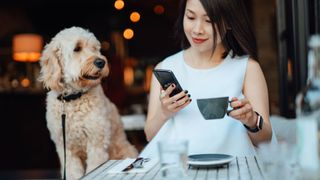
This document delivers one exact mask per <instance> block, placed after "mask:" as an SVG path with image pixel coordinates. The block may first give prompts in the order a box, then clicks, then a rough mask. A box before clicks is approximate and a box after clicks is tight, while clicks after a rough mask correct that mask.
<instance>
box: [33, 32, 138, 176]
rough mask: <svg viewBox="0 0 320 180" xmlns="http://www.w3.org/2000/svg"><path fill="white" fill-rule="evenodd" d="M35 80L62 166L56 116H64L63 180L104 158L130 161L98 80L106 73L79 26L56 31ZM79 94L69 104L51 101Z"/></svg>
mask: <svg viewBox="0 0 320 180" xmlns="http://www.w3.org/2000/svg"><path fill="white" fill-rule="evenodd" d="M40 65H41V72H40V77H39V80H40V81H42V82H43V84H44V86H45V88H47V89H49V90H50V91H49V92H48V94H47V107H46V108H47V112H46V119H47V127H48V129H49V131H50V136H51V139H52V140H53V141H54V143H55V145H56V149H57V152H58V155H59V158H60V164H61V172H63V166H64V158H63V157H64V156H63V155H64V152H63V137H62V125H61V115H62V113H63V109H64V112H65V114H66V178H67V179H68V180H70V179H79V178H81V177H82V176H83V175H84V174H86V173H88V172H90V171H91V170H93V169H94V168H96V167H97V166H99V165H100V164H102V163H103V162H105V161H107V160H108V159H122V158H125V157H136V156H137V150H136V149H135V148H134V147H133V146H132V145H131V144H130V143H129V142H128V141H127V139H126V135H125V133H124V130H123V125H122V122H121V120H120V115H119V113H118V111H117V109H116V107H115V105H114V104H113V103H112V102H110V100H109V99H108V98H107V97H106V96H105V95H104V92H103V89H102V87H101V85H100V83H101V79H102V78H104V77H106V76H107V75H108V73H109V68H108V65H107V59H106V58H105V57H104V56H103V55H101V53H100V43H99V41H98V40H97V39H96V38H95V36H94V35H93V34H92V33H90V32H89V31H87V30H84V29H82V28H80V27H72V28H69V29H65V30H62V31H61V32H59V33H58V34H57V35H56V36H55V37H54V38H53V39H52V40H51V42H50V43H49V44H47V45H46V47H45V49H44V51H43V54H42V57H41V58H40ZM75 93H81V94H82V96H81V97H80V98H78V99H75V100H71V101H69V102H63V101H61V100H58V99H57V97H58V96H59V95H60V96H68V95H70V94H75Z"/></svg>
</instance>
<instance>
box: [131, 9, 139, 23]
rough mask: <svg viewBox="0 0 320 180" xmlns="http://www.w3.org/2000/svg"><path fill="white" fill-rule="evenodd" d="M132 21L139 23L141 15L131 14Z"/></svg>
mask: <svg viewBox="0 0 320 180" xmlns="http://www.w3.org/2000/svg"><path fill="white" fill-rule="evenodd" d="M130 20H131V21H132V22H138V21H139V20H140V14H139V13H138V12H136V11H135V12H132V13H131V14H130Z"/></svg>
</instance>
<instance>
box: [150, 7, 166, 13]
mask: <svg viewBox="0 0 320 180" xmlns="http://www.w3.org/2000/svg"><path fill="white" fill-rule="evenodd" d="M164 10H165V9H164V7H163V6H162V5H156V6H155V7H154V8H153V12H154V13H155V14H158V15H161V14H163V13H164Z"/></svg>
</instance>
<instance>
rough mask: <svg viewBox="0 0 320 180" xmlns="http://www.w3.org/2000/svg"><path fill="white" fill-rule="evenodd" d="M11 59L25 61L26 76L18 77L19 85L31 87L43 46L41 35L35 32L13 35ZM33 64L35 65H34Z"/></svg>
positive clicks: (33, 83)
mask: <svg viewBox="0 0 320 180" xmlns="http://www.w3.org/2000/svg"><path fill="white" fill-rule="evenodd" d="M12 44H13V47H12V49H13V60H15V61H17V62H26V77H23V78H21V77H20V80H19V81H20V85H21V87H24V88H27V87H33V86H34V85H35V83H36V81H35V77H36V76H37V75H36V73H37V71H36V69H34V68H37V64H35V63H34V62H37V61H39V59H40V56H41V51H42V46H43V39H42V36H40V35H37V34H17V35H15V36H14V37H13V43H12ZM34 66H35V67H34Z"/></svg>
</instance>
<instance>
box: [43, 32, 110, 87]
mask: <svg viewBox="0 0 320 180" xmlns="http://www.w3.org/2000/svg"><path fill="white" fill-rule="evenodd" d="M40 66H41V71H40V77H39V81H42V82H43V83H44V86H45V88H48V89H52V90H55V91H58V92H66V91H72V90H79V91H80V90H87V89H90V88H91V87H94V86H96V85H98V84H100V82H101V79H102V78H103V77H106V76H107V75H108V73H109V68H108V64H107V59H106V58H105V57H104V56H103V55H101V53H100V43H99V41H98V40H97V39H96V37H95V36H94V35H93V34H92V33H91V32H89V31H87V30H84V29H82V28H80V27H72V28H69V29H65V30H62V31H61V32H59V33H58V34H57V35H56V36H55V37H54V38H53V39H52V40H51V42H50V43H49V44H47V45H46V46H45V48H44V50H43V53H42V57H41V58H40Z"/></svg>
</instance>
